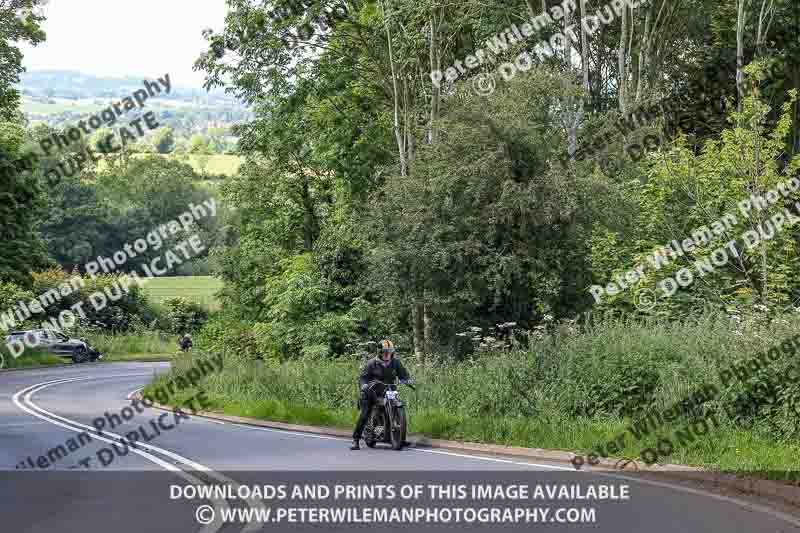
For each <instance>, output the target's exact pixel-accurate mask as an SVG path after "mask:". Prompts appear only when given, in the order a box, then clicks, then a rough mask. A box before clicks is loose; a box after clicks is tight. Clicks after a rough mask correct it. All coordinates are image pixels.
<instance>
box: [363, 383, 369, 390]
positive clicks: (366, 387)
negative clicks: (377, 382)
mask: <svg viewBox="0 0 800 533" xmlns="http://www.w3.org/2000/svg"><path fill="white" fill-rule="evenodd" d="M368 388H369V383H362V384H361V392H364V391H366V390H367V389H368Z"/></svg>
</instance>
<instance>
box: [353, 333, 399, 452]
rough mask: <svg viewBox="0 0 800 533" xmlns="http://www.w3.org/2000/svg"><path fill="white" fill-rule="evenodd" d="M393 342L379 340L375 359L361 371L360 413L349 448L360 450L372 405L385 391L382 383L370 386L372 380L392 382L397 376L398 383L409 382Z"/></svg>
mask: <svg viewBox="0 0 800 533" xmlns="http://www.w3.org/2000/svg"><path fill="white" fill-rule="evenodd" d="M394 351H395V350H394V343H393V342H392V341H390V340H388V339H386V340H383V341H381V352H380V354H379V355H378V356H377V357H375V359H373V360H371V361H369V362H368V363H367V364H366V365H365V366H364V369H363V370H362V371H361V377H360V378H359V380H358V381H359V383H360V384H361V397H360V399H359V403H360V405H361V414H359V416H358V422H357V423H356V429H355V431H353V445H352V446H351V447H350V449H351V450H360V449H361V446H360V445H359V441H360V440H361V433H363V432H364V427H366V425H367V420H369V415H370V412H371V411H372V407H373V406H374V405H375V403H376V402H377V401H378V398H380V397H382V396H383V394H384V392H385V390H384V389H385V387H384V386H383V385H374V386H373V387H370V382H372V381H382V382H384V383H394V382H395V379H397V378H399V379H400V383H409V382H411V376H410V375H409V374H408V371H407V370H406V369H405V367H404V366H403V364H402V363H401V362H400V360H399V359H397V358H396V357H395V356H394Z"/></svg>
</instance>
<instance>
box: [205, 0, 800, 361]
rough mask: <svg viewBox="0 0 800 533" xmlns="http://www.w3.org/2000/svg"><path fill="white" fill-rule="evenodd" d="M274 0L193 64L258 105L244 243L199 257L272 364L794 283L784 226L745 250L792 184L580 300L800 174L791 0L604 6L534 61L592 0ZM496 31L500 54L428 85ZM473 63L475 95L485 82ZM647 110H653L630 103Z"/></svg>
mask: <svg viewBox="0 0 800 533" xmlns="http://www.w3.org/2000/svg"><path fill="white" fill-rule="evenodd" d="M282 5H283V2H280V1H278V2H274V3H267V4H266V5H262V4H261V3H258V2H252V1H249V0H233V1H231V2H230V6H231V9H230V13H229V15H228V17H227V19H226V26H225V28H224V29H223V30H222V31H220V32H218V33H214V32H210V31H209V32H208V33H207V34H206V36H207V39H208V41H209V49H208V52H207V53H206V54H204V55H203V56H202V57H201V58H200V59H199V60H198V62H197V66H198V67H200V68H202V69H203V70H205V72H206V73H207V85H208V86H209V87H214V86H225V87H226V89H227V90H228V91H229V92H231V93H232V94H235V95H237V96H239V97H241V98H243V99H244V100H245V101H247V102H249V103H251V104H253V105H254V106H255V110H256V120H254V121H253V122H251V123H250V124H248V125H247V126H245V127H242V128H240V131H239V132H240V133H241V135H242V138H241V142H240V149H241V150H242V151H243V153H244V154H245V156H246V157H247V162H246V163H245V165H244V166H243V167H242V172H241V175H240V176H238V177H237V178H235V179H233V180H229V181H228V182H227V183H226V184H225V186H224V187H223V195H224V197H225V199H226V200H227V201H229V202H231V203H232V204H234V205H237V206H239V207H240V211H241V220H240V222H239V223H238V224H237V225H236V230H237V232H238V235H239V239H238V241H237V242H236V243H235V244H233V245H230V246H227V247H225V248H219V249H217V250H216V251H215V252H214V254H215V259H216V260H217V266H218V273H219V275H220V276H222V277H223V278H224V279H225V281H226V293H225V308H226V310H227V312H228V313H229V316H228V318H227V319H228V320H230V321H233V322H239V323H241V324H242V327H245V328H246V329H248V330H249V331H251V332H252V333H251V335H252V341H253V342H254V343H255V344H256V345H259V346H262V347H263V350H264V352H263V353H262V355H263V356H264V357H270V358H272V357H281V358H285V357H291V356H296V355H300V354H307V355H308V354H316V355H326V354H331V353H342V352H343V351H344V350H343V346H344V345H346V344H347V343H349V342H352V341H355V340H357V339H359V337H364V338H367V337H371V338H375V337H380V336H386V335H390V336H393V337H394V338H396V339H397V340H398V341H399V343H400V345H401V346H402V347H403V348H404V349H406V350H411V348H412V346H413V349H414V351H415V352H416V353H417V354H423V353H436V352H439V353H451V354H458V355H460V354H461V352H462V348H461V347H460V344H459V342H458V338H457V335H456V333H457V332H461V331H464V330H465V329H466V328H467V327H469V326H476V325H477V326H479V327H487V326H492V325H494V324H496V323H498V322H506V321H514V322H516V323H518V324H519V327H524V328H532V327H533V326H535V325H536V324H538V323H540V322H541V321H542V320H543V319H544V318H545V317H546V316H550V315H552V316H554V317H555V319H556V320H559V319H571V318H575V317H578V316H580V315H582V314H583V313H585V312H587V311H589V310H591V309H593V308H600V309H607V310H610V311H613V312H617V313H636V314H638V315H653V314H658V315H663V316H666V317H679V316H682V315H684V314H685V313H686V312H687V311H689V310H692V309H698V308H700V309H708V308H709V306H716V307H719V308H724V309H725V310H726V311H727V312H729V313H734V314H737V315H740V314H748V313H751V312H753V311H754V310H755V309H761V307H760V306H764V307H765V308H767V309H768V312H769V313H771V316H772V315H774V314H775V313H779V312H781V311H783V310H784V309H785V308H787V307H791V306H792V304H793V303H794V302H795V300H796V299H797V298H798V297H799V296H800V284H798V283H799V282H800V278H798V276H797V274H796V259H797V244H796V243H797V242H798V240H799V239H798V237H799V236H800V234H798V230H797V228H795V227H784V228H783V229H782V231H780V232H779V234H778V235H777V237H776V238H774V239H772V240H764V242H762V243H760V244H759V245H758V246H756V247H753V248H752V249H750V248H748V249H746V250H745V247H744V246H743V243H742V242H741V239H740V235H741V234H742V232H743V231H746V230H751V229H754V228H756V227H757V226H758V224H760V223H763V222H764V221H765V220H767V219H768V218H769V217H771V216H773V215H775V214H776V213H782V212H783V211H784V209H792V210H793V212H795V213H797V212H798V211H797V209H796V207H792V206H793V203H794V201H795V200H796V195H794V196H790V197H786V198H783V199H782V200H781V203H779V204H775V205H772V206H771V207H770V208H769V209H768V210H763V211H760V212H755V211H754V212H753V213H751V214H749V216H747V217H742V216H740V217H739V220H738V221H737V222H738V225H737V226H736V227H733V228H729V234H730V235H726V236H725V239H724V240H723V239H722V237H720V238H719V239H717V240H716V241H714V242H710V243H707V244H706V245H705V246H703V247H699V248H697V249H695V250H694V251H692V252H691V253H689V254H687V255H685V256H683V257H681V258H680V260H677V261H675V262H673V263H672V264H671V265H669V267H668V268H665V269H664V270H661V271H659V272H656V273H653V272H647V273H646V275H644V276H643V277H641V278H640V279H639V280H638V281H637V282H636V283H634V284H632V286H631V287H629V288H628V290H626V291H624V292H622V293H620V294H615V295H609V296H608V297H606V298H605V299H603V301H602V302H600V303H598V302H596V301H595V299H594V298H592V296H591V295H590V291H589V289H590V287H591V286H592V285H593V284H599V285H603V286H605V285H606V284H607V283H609V282H610V281H612V279H613V277H614V276H615V275H617V274H621V273H624V272H626V271H628V270H629V269H632V268H634V267H636V266H637V265H638V264H639V263H640V262H641V261H643V260H644V258H645V257H646V256H648V255H652V253H653V252H654V251H657V250H660V249H662V248H663V247H664V246H666V245H667V244H668V243H670V242H671V241H672V240H673V239H677V240H679V241H682V240H683V239H685V238H687V237H690V236H691V232H692V231H693V230H694V229H695V228H696V227H698V226H702V225H707V224H711V223H712V222H713V221H714V220H716V219H718V218H719V217H721V216H723V215H724V214H725V213H728V212H731V211H734V212H737V213H738V209H737V205H738V203H739V202H740V201H742V200H743V199H746V198H748V197H749V196H750V195H751V194H754V193H755V194H762V193H765V192H767V191H769V190H770V189H771V188H773V187H775V186H776V185H777V184H778V183H780V182H783V181H785V180H786V179H788V178H789V177H791V176H792V175H793V172H794V171H795V169H796V168H797V163H796V162H795V161H796V160H795V155H796V154H797V153H798V150H800V106H799V105H798V101H797V98H796V93H795V92H793V89H797V88H798V83H800V63H798V57H800V56H798V54H797V52H798V43H797V42H796V39H793V37H792V36H793V35H794V36H796V35H797V30H798V28H797V20H798V12H799V10H800V8H799V7H798V5H797V3H796V2H790V1H788V0H787V1H775V2H771V1H765V2H761V1H756V2H749V1H745V0H725V1H724V2H722V3H721V4H720V3H719V2H716V1H713V2H712V1H707V0H681V1H677V2H675V1H671V0H653V1H651V2H644V3H641V5H639V6H638V7H635V8H630V7H624V8H620V9H619V10H618V11H617V12H616V13H614V12H613V11H612V10H611V7H608V12H609V13H611V15H612V16H611V18H610V19H608V17H604V18H605V19H606V20H607V22H608V24H598V29H597V30H596V31H593V32H589V31H588V30H587V29H586V27H585V25H581V24H575V34H576V35H575V40H574V41H573V40H570V39H568V40H567V43H566V45H565V46H562V47H561V49H558V48H554V49H551V50H550V52H544V53H542V52H541V48H537V45H538V44H539V43H540V42H541V41H542V40H548V41H550V42H553V41H551V40H550V38H551V37H552V36H553V35H555V34H556V33H558V32H560V31H564V30H565V28H568V27H569V25H570V24H573V23H575V22H576V21H578V17H580V16H588V15H594V14H595V12H596V11H598V10H601V9H602V8H604V7H605V3H604V2H601V1H600V0H591V1H579V2H574V3H572V8H573V9H572V13H569V14H567V16H565V17H563V18H561V19H560V20H559V17H556V16H555V15H554V13H556V11H555V6H556V3H555V2H551V1H545V2H542V3H541V4H539V3H531V2H510V3H509V2H503V3H502V4H497V3H492V2H489V3H488V4H487V3H485V2H472V1H467V2H460V3H458V5H453V4H449V3H444V2H440V1H438V0H426V1H424V2H422V3H420V2H419V1H417V0H415V1H413V2H412V1H407V0H392V1H381V2H371V1H366V2H361V1H358V2H348V3H347V5H346V12H347V13H348V16H347V17H346V18H344V19H342V18H341V17H337V18H336V21H335V24H327V23H321V22H320V20H324V19H325V17H324V16H321V15H324V13H329V12H331V11H332V10H333V9H334V8H342V6H341V5H340V4H338V3H337V2H328V1H326V0H319V1H314V2H310V3H307V4H304V5H305V8H304V9H301V10H299V11H298V10H293V11H291V13H289V14H288V15H286V16H281V17H272V16H271V14H272V13H273V11H274V12H278V10H280V9H281V7H282ZM609 6H610V4H609ZM543 13H548V14H550V15H551V16H552V17H553V20H551V21H550V23H549V24H546V25H545V26H544V27H543V28H541V29H540V31H537V32H535V33H534V35H532V36H531V37H530V38H528V39H517V38H513V39H512V38H511V37H509V35H512V34H511V33H509V34H504V32H505V29H506V28H507V27H509V26H510V25H511V23H516V24H517V25H518V26H519V27H521V25H522V23H523V22H524V21H526V20H529V19H531V18H532V17H538V16H541V15H542V14H543ZM500 34H503V35H501V37H500V38H499V39H500V40H501V41H502V42H503V43H506V44H504V45H502V46H501V45H500V44H498V40H497V39H498V37H497V36H498V35H500ZM487 42H488V43H489V44H487ZM487 47H488V48H491V49H493V51H492V52H491V53H490V52H489V50H488V49H487V50H483V51H484V52H485V53H486V54H488V55H489V56H490V58H493V60H492V59H490V60H489V61H487V62H484V63H482V64H480V65H478V66H477V67H476V66H475V65H474V64H473V65H472V66H470V63H469V61H468V60H467V66H468V68H466V69H464V68H463V66H462V67H460V70H459V72H458V75H457V76H446V77H443V76H439V77H438V80H440V81H441V83H433V81H432V80H434V79H436V76H432V75H431V73H432V72H433V71H446V70H447V69H448V67H450V66H451V65H455V64H456V62H457V61H458V62H460V64H463V63H464V61H465V58H466V57H467V56H469V55H470V54H472V53H474V52H476V51H477V50H481V49H484V48H487ZM521 52H527V53H528V54H529V55H528V58H529V62H528V63H527V66H526V65H525V64H523V63H520V60H519V59H516V58H517V55H518V54H520V53H521ZM515 60H516V61H517V64H518V65H521V66H520V67H519V68H517V72H516V74H515V75H513V76H502V75H501V73H500V71H498V70H497V66H498V65H499V64H500V63H502V62H503V61H515ZM748 65H750V66H748ZM503 68H504V69H505V72H508V71H509V70H508V66H505V67H503ZM454 69H455V67H454ZM501 70H502V69H501ZM488 76H491V77H493V81H494V82H495V83H494V84H490V85H491V87H490V90H476V88H477V89H481V88H485V87H486V86H487V83H486V77H488ZM492 89H493V90H492ZM477 93H479V94H477ZM658 102H662V103H663V102H670V106H669V108H670V112H669V114H668V115H667V114H663V113H660V112H653V113H651V114H650V116H644V115H641V116H642V118H640V119H633V118H632V117H633V116H635V114H640V113H641V112H642V111H643V110H644V111H647V110H648V109H651V106H652V105H653V104H655V103H658ZM653 109H655V108H653ZM620 119H622V120H623V121H624V122H625V123H629V124H628V125H627V126H624V127H620V126H619V124H618V121H619V120H620ZM590 148H591V149H590ZM578 153H582V154H584V155H583V156H582V157H577V154H578ZM586 154H589V155H588V157H587V156H586ZM731 239H739V241H737V242H736V243H734V244H732V245H731V246H733V247H734V249H738V250H739V251H741V252H742V253H741V257H740V258H739V259H738V260H736V261H730V262H728V263H727V264H725V265H722V266H720V267H719V268H716V269H715V271H714V272H713V274H709V275H707V276H705V277H703V278H702V279H698V280H697V281H696V282H695V283H693V284H691V285H689V286H687V287H686V288H681V289H680V290H679V291H677V293H676V294H675V295H673V296H672V297H671V298H667V297H664V298H658V301H657V302H655V304H654V305H649V302H648V305H647V306H641V305H638V304H639V302H638V298H639V296H637V295H639V294H642V292H641V291H642V289H648V290H652V289H657V287H658V286H657V284H658V283H659V282H660V281H661V280H662V278H664V277H669V276H674V275H675V274H676V272H677V271H678V270H679V269H681V268H684V267H687V266H691V265H693V264H694V263H695V262H696V261H703V260H705V258H706V255H707V254H709V253H711V252H713V251H714V250H715V249H716V248H717V247H719V246H720V245H721V244H725V243H728V242H729V241H730V240H731ZM699 277H700V276H698V278H699ZM655 292H656V293H658V291H657V290H656V291H655Z"/></svg>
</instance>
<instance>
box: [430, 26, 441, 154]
mask: <svg viewBox="0 0 800 533" xmlns="http://www.w3.org/2000/svg"><path fill="white" fill-rule="evenodd" d="M430 24H431V45H430V63H431V72H437V71H439V70H441V69H440V66H441V60H440V57H439V42H438V39H437V35H436V30H437V27H436V11H434V12H433V13H432V14H431V21H430ZM439 96H440V89H439V84H436V83H434V84H432V87H431V115H430V122H429V123H428V144H433V143H434V142H436V119H438V118H439Z"/></svg>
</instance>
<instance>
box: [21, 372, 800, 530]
mask: <svg viewBox="0 0 800 533" xmlns="http://www.w3.org/2000/svg"><path fill="white" fill-rule="evenodd" d="M138 375H150V374H138ZM115 377H132V376H131V375H126V376H103V378H104V379H106V378H115ZM85 379H95V378H92V377H85V378H76V379H62V380H55V381H51V382H47V383H40V384H38V385H33V386H31V387H28V388H27V389H24V390H29V389H33V388H36V387H39V386H40V385H41V388H39V389H36V390H32V391H31V392H29V393H27V399H28V400H29V399H30V396H31V395H32V394H33V393H34V392H37V391H38V390H41V389H42V388H45V387H49V386H51V385H56V384H61V383H68V382H71V381H80V380H85ZM137 390H141V389H137ZM22 392H24V391H20V392H18V393H17V394H15V395H14V403H15V404H17V406H18V407H20V408H21V409H23V410H25V411H27V412H29V413H31V414H33V415H34V416H38V415H37V414H35V413H32V412H30V411H28V409H26V408H25V407H24V406H22V405H20V404H19V403H18V400H17V398H18V396H19V395H20V394H21V393H22ZM133 392H136V391H133ZM29 404H30V405H31V407H33V408H35V409H37V410H39V411H41V412H43V413H46V414H48V415H50V416H52V417H54V418H57V419H61V420H65V421H67V422H69V423H72V424H75V425H77V426H82V427H85V428H88V429H91V430H93V431H94V428H93V427H90V426H86V425H84V424H81V423H79V422H75V421H72V420H69V419H65V418H63V417H59V416H58V415H56V414H54V413H50V412H49V411H46V410H44V409H42V408H41V407H38V406H36V405H35V404H33V403H32V402H30V401H29ZM40 418H44V417H40ZM44 419H45V420H48V419H47V418H44ZM207 420H210V419H207ZM48 421H49V422H51V423H53V424H56V425H61V426H62V427H67V428H68V429H71V430H72V431H78V430H76V429H74V428H72V427H69V426H64V425H63V424H59V423H57V422H54V421H51V420H48ZM228 425H230V426H237V427H243V428H247V429H254V430H258V431H267V432H273V433H283V434H287V435H293V436H297V437H306V438H315V439H326V440H338V441H347V440H349V439H347V438H345V437H333V436H328V435H314V434H310V433H302V432H296V431H291V430H284V429H273V428H264V427H258V426H249V425H246V424H237V423H231V424H228ZM104 434H109V435H114V434H113V433H111V432H108V431H105V432H104ZM114 436H117V435H114ZM97 438H100V437H97ZM101 440H105V439H101ZM108 442H113V441H110V440H109V441H108ZM138 444H141V445H143V446H145V447H147V448H150V449H152V450H154V451H158V452H160V453H162V454H164V455H166V456H168V457H172V458H175V459H177V458H179V460H180V461H181V462H184V464H187V465H190V466H191V465H197V466H199V467H201V468H198V470H200V469H202V470H203V471H205V472H207V473H208V475H209V476H211V477H214V478H215V479H217V480H218V481H223V482H228V483H232V484H234V485H235V486H237V487H238V486H239V484H238V483H237V482H235V481H233V480H231V479H230V478H227V477H226V476H222V475H220V474H217V473H216V472H214V471H213V470H211V469H210V468H208V467H204V466H202V465H199V464H198V463H195V462H194V461H191V460H190V459H187V458H184V457H182V456H180V455H178V454H175V453H173V452H170V451H169V450H165V449H163V448H159V447H156V446H151V445H146V444H143V443H138V442H137V445H138ZM409 451H416V452H423V453H436V454H441V455H451V456H455V457H462V458H469V459H477V460H482V461H492V462H500V463H509V464H517V465H520V466H534V467H540V468H546V469H551V470H562V471H564V470H566V471H575V472H576V473H591V474H595V475H599V476H604V477H610V478H615V479H623V480H626V481H631V482H634V483H642V484H645V485H651V486H655V487H659V488H664V489H670V490H673V491H677V492H684V493H687V494H692V495H696V496H701V497H705V498H712V499H714V500H717V501H722V502H726V503H730V504H733V505H736V506H739V507H742V508H745V509H748V510H751V511H756V512H760V513H764V514H768V515H770V516H773V517H775V518H779V519H781V520H783V521H785V522H788V523H790V524H792V525H794V526H797V527H800V519H798V518H797V517H795V516H792V515H789V514H786V513H783V512H780V511H776V510H774V509H771V508H769V507H766V506H763V505H760V504H756V503H751V502H748V501H745V500H740V499H738V498H733V497H730V496H722V495H719V494H713V493H709V492H705V491H702V490H699V489H693V488H689V487H685V486H683V485H672V484H670V483H665V482H660V481H653V480H649V479H638V478H632V477H628V476H625V475H620V474H615V473H609V472H605V471H600V470H580V471H577V470H575V469H574V468H570V467H562V466H555V465H546V464H536V463H528V462H524V461H511V460H507V459H499V458H496V457H486V456H482V455H470V454H461V453H454V452H447V451H441V450H422V449H418V448H409ZM137 453H138V452H137ZM142 453H144V452H142ZM154 459H156V460H158V458H155V457H154ZM164 464H167V465H168V463H164ZM169 466H170V467H172V465H169ZM173 468H174V467H173ZM178 471H179V472H180V473H182V474H184V475H187V476H188V475H189V474H187V473H185V472H183V471H182V470H180V469H178ZM178 475H181V474H178ZM215 476H218V477H215ZM255 503H258V504H261V502H255ZM248 504H251V502H250V501H249V500H248ZM217 516H219V515H217ZM212 525H213V523H212ZM256 525H257V524H250V526H248V528H246V529H245V530H243V531H249V530H252V528H253V526H256Z"/></svg>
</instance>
